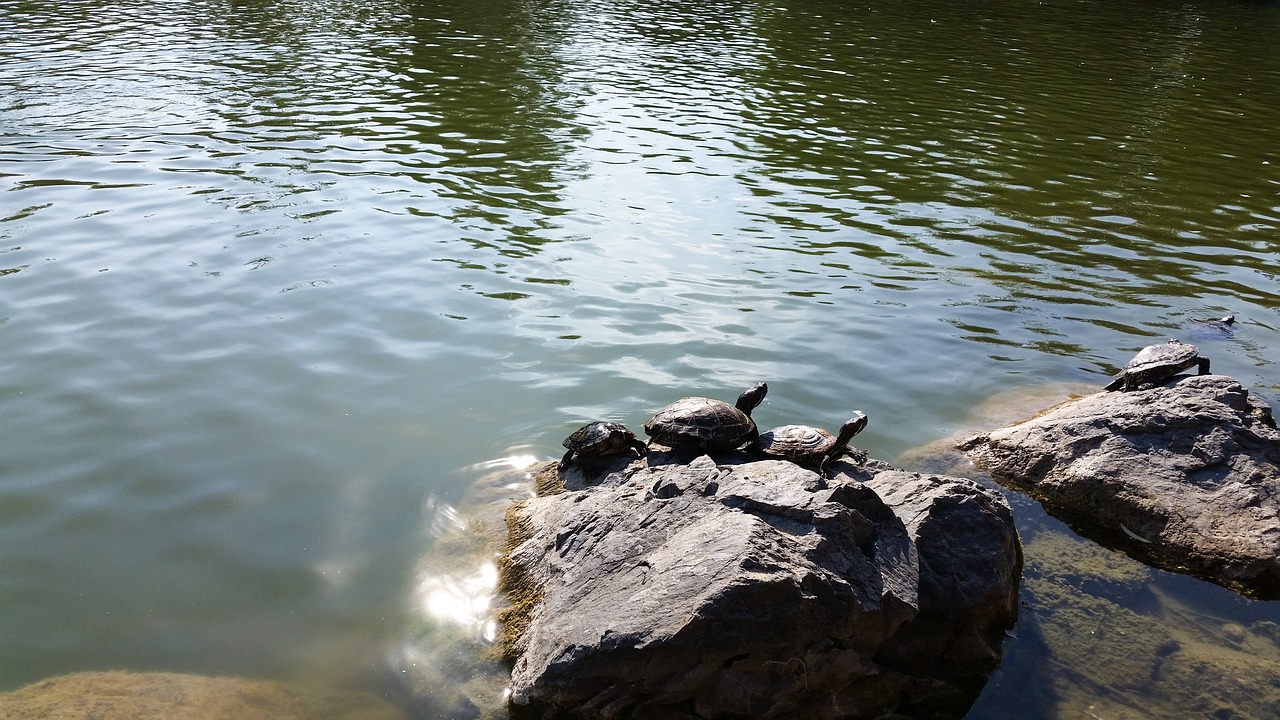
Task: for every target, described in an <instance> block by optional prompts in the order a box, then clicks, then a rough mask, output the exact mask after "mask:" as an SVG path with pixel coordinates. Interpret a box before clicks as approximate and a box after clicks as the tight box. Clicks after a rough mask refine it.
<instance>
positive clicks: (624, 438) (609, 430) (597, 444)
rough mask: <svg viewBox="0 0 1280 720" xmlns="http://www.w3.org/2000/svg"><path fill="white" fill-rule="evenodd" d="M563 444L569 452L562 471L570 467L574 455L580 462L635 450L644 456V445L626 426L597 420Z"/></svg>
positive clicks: (583, 427)
mask: <svg viewBox="0 0 1280 720" xmlns="http://www.w3.org/2000/svg"><path fill="white" fill-rule="evenodd" d="M561 444H562V445H564V446H565V448H566V449H567V450H568V452H566V453H565V454H564V458H562V459H561V460H560V469H561V470H562V471H563V470H564V469H565V468H567V467H568V466H569V461H570V460H571V459H573V456H574V455H577V456H578V458H579V460H581V459H583V458H597V457H604V456H606V455H620V454H622V453H625V452H629V451H631V450H635V451H636V453H637V454H639V455H641V456H643V455H644V443H642V442H640V440H639V439H638V438H636V436H635V433H633V432H631V431H630V430H628V429H627V428H626V426H625V425H621V424H619V423H616V422H608V421H606V420H597V421H595V422H589V423H587V424H586V425H583V426H582V427H580V428H578V429H577V430H574V431H573V434H572V435H570V436H569V437H567V438H565V439H564V442H563V443H561Z"/></svg>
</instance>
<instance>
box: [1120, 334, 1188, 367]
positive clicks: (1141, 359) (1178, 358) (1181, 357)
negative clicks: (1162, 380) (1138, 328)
mask: <svg viewBox="0 0 1280 720" xmlns="http://www.w3.org/2000/svg"><path fill="white" fill-rule="evenodd" d="M1199 356H1200V351H1199V349H1197V348H1196V346H1195V345H1188V344H1186V343H1183V342H1179V341H1177V340H1170V341H1169V342H1166V343H1160V344H1159V345H1148V346H1146V347H1144V348H1142V349H1141V350H1139V351H1138V354H1137V355H1134V356H1133V359H1132V360H1130V361H1129V362H1128V363H1126V364H1125V366H1124V371H1125V372H1126V373H1128V374H1130V375H1140V374H1145V373H1150V372H1152V371H1156V372H1159V371H1161V370H1165V369H1167V371H1168V372H1169V373H1171V374H1172V373H1176V372H1178V371H1179V370H1185V369H1187V368H1189V367H1191V366H1192V365H1194V364H1195V362H1196V358H1197V357H1199Z"/></svg>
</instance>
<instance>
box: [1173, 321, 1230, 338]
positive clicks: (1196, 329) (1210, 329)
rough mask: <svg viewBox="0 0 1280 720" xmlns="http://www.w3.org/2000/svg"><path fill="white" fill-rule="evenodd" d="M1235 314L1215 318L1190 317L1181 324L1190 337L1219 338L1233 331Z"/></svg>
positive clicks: (1227, 335)
mask: <svg viewBox="0 0 1280 720" xmlns="http://www.w3.org/2000/svg"><path fill="white" fill-rule="evenodd" d="M1235 326H1236V316H1235V315H1224V316H1222V317H1216V318H1191V319H1190V320H1188V321H1187V322H1186V324H1185V325H1184V326H1183V327H1184V328H1185V329H1186V331H1187V332H1188V333H1190V334H1191V336H1192V337H1197V338H1203V339H1205V340H1221V339H1223V338H1229V337H1231V336H1232V334H1234V333H1235V329H1236V327H1235Z"/></svg>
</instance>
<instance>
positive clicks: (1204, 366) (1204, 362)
mask: <svg viewBox="0 0 1280 720" xmlns="http://www.w3.org/2000/svg"><path fill="white" fill-rule="evenodd" d="M1196 365H1199V366H1200V372H1199V373H1197V374H1199V375H1208V374H1209V358H1207V357H1202V358H1196Z"/></svg>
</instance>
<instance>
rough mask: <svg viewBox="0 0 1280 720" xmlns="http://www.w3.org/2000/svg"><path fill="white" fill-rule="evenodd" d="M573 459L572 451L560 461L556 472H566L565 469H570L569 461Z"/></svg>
mask: <svg viewBox="0 0 1280 720" xmlns="http://www.w3.org/2000/svg"><path fill="white" fill-rule="evenodd" d="M572 458H573V450H570V451H569V452H567V453H565V454H564V457H563V458H561V459H560V464H559V465H558V466H556V470H557V471H559V472H564V471H565V468H567V467H569V460H571V459H572Z"/></svg>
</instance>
